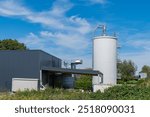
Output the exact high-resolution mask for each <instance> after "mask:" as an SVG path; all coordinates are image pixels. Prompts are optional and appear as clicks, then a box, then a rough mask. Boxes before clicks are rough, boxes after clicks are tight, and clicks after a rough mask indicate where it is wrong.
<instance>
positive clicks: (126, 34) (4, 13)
mask: <svg viewBox="0 0 150 117" xmlns="http://www.w3.org/2000/svg"><path fill="white" fill-rule="evenodd" d="M149 11H150V1H149V0H0V39H1V40H2V39H9V38H11V39H17V40H18V41H19V42H21V43H25V45H26V46H27V47H28V48H29V49H41V50H44V51H46V52H48V53H50V54H53V55H55V56H57V57H59V58H61V59H62V60H66V61H70V60H75V59H82V60H83V65H82V66H79V67H81V68H91V67H92V38H93V36H94V35H93V32H94V29H95V28H96V26H97V25H99V24H105V25H107V34H108V35H113V33H114V32H115V33H116V34H117V37H118V43H119V45H120V46H121V48H120V49H119V50H118V52H119V54H118V55H119V58H120V59H122V60H124V59H126V60H132V61H133V62H134V63H135V64H136V65H137V67H138V71H140V70H141V67H142V66H143V65H150V59H149V58H150V15H149ZM99 34H100V31H99V32H97V33H96V35H99Z"/></svg>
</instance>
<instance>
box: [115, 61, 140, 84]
mask: <svg viewBox="0 0 150 117" xmlns="http://www.w3.org/2000/svg"><path fill="white" fill-rule="evenodd" d="M117 68H118V73H120V74H121V79H122V80H123V81H128V80H131V79H133V78H134V75H135V72H136V70H137V67H136V65H135V64H134V62H132V61H131V60H128V61H127V60H124V61H120V62H119V63H118V64H117Z"/></svg>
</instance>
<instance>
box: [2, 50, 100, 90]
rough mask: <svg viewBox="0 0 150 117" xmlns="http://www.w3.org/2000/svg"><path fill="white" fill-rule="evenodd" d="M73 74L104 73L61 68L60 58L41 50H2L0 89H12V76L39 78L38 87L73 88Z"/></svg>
mask: <svg viewBox="0 0 150 117" xmlns="http://www.w3.org/2000/svg"><path fill="white" fill-rule="evenodd" d="M72 74H90V75H102V73H101V72H99V71H93V70H81V69H65V68H61V59H60V58H57V57H55V56H53V55H50V54H48V53H46V52H44V51H41V50H0V91H11V87H12V78H29V79H30V78H31V79H34V78H35V79H38V80H39V85H38V86H39V87H38V88H40V87H41V86H48V87H52V88H55V87H63V88H65V87H67V88H71V87H72V86H73V82H74V81H73V79H74V78H73V77H72ZM68 78H69V79H68ZM66 83H67V84H66Z"/></svg>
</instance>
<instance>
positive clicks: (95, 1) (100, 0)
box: [87, 0, 106, 4]
mask: <svg viewBox="0 0 150 117" xmlns="http://www.w3.org/2000/svg"><path fill="white" fill-rule="evenodd" d="M87 1H89V2H90V3H92V4H105V3H106V0H87Z"/></svg>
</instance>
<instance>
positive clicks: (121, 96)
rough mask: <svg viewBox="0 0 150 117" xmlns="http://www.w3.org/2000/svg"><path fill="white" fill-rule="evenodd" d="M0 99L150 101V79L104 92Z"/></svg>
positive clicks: (18, 95) (1, 96) (38, 93)
mask: <svg viewBox="0 0 150 117" xmlns="http://www.w3.org/2000/svg"><path fill="white" fill-rule="evenodd" d="M0 99H7V100H8V99H10V100H16V99H17V100H150V79H145V80H139V81H138V82H137V83H136V85H128V84H124V85H118V86H114V87H110V88H108V89H106V90H105V92H100V91H98V92H96V93H93V92H90V91H84V92H82V91H81V90H77V89H76V90H64V89H49V88H48V89H46V90H44V91H24V92H20V91H19V92H16V93H15V94H9V93H3V94H0Z"/></svg>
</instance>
